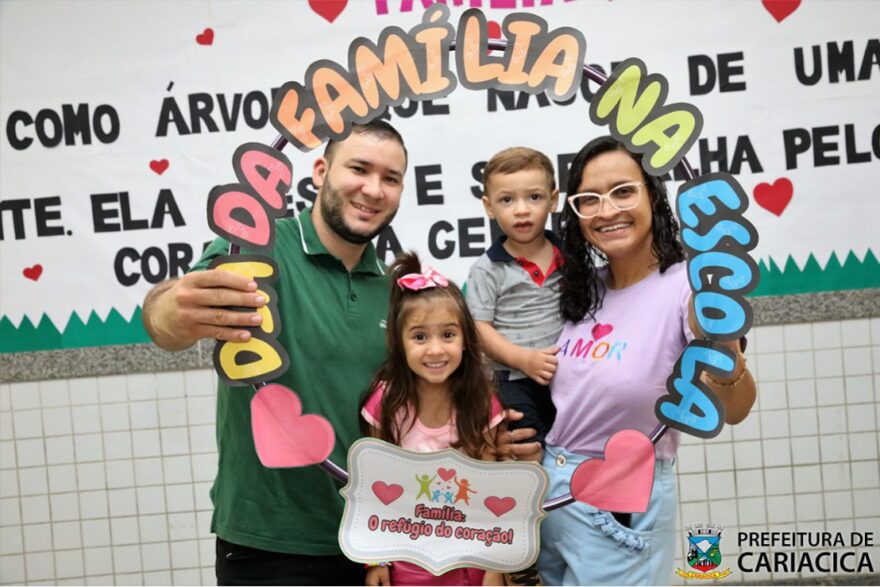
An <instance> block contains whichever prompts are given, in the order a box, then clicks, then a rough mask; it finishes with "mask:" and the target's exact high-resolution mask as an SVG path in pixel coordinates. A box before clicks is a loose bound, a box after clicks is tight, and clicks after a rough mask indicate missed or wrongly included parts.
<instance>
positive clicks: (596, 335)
mask: <svg viewBox="0 0 880 587" xmlns="http://www.w3.org/2000/svg"><path fill="white" fill-rule="evenodd" d="M612 330H614V326H612V325H611V324H596V325H595V326H593V331H592V335H593V340H599V339H600V338H602V337H603V336H605V335H606V334H611V331H612Z"/></svg>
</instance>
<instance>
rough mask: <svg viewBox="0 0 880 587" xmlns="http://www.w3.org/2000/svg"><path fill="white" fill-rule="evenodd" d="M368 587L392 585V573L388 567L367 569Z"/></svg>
mask: <svg viewBox="0 0 880 587" xmlns="http://www.w3.org/2000/svg"><path fill="white" fill-rule="evenodd" d="M366 584H367V585H391V573H390V572H389V571H388V567H370V568H369V569H367V581H366Z"/></svg>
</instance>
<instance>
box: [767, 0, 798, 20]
mask: <svg viewBox="0 0 880 587" xmlns="http://www.w3.org/2000/svg"><path fill="white" fill-rule="evenodd" d="M761 4H763V5H764V8H766V9H767V12H769V13H770V14H771V15H773V18H775V19H776V22H782V21H783V20H785V19H786V18H788V17H789V16H790V15H791V13H792V12H794V11H795V10H797V9H798V6H800V5H801V0H761Z"/></svg>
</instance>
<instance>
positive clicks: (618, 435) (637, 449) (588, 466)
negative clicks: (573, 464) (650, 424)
mask: <svg viewBox="0 0 880 587" xmlns="http://www.w3.org/2000/svg"><path fill="white" fill-rule="evenodd" d="M653 485H654V445H653V443H652V442H651V439H650V438H648V437H647V436H645V435H644V434H642V433H641V432H639V431H638V430H620V431H619V432H615V433H614V434H613V435H612V436H611V438H609V439H608V442H606V443H605V458H604V459H598V458H597V459H590V460H587V461H584V462H583V463H581V464H580V465H579V466H578V468H577V469H575V471H574V474H573V475H572V476H571V494H572V496H574V498H575V499H576V500H578V501H582V502H584V503H588V504H590V505H591V506H593V507H595V508H598V509H600V510H606V511H609V512H644V511H645V510H647V509H648V501H650V499H651V488H652V486H653Z"/></svg>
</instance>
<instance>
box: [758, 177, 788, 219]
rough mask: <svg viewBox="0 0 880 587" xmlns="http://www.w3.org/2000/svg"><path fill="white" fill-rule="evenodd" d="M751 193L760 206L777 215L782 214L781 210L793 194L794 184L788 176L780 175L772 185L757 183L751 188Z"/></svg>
mask: <svg viewBox="0 0 880 587" xmlns="http://www.w3.org/2000/svg"><path fill="white" fill-rule="evenodd" d="M752 195H753V196H754V197H755V202H756V203H757V204H758V205H759V206H760V207H762V208H764V209H765V210H767V211H769V212H772V213H773V214H776V215H777V216H782V212H783V211H784V210H785V207H786V206H788V203H789V202H791V198H792V196H793V195H794V186H793V185H792V184H791V181H790V180H789V179H788V178H786V177H780V178H779V179H777V180H776V181H774V182H773V185H770V184H769V183H759V184H758V185H756V186H755V189H754V190H752Z"/></svg>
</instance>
